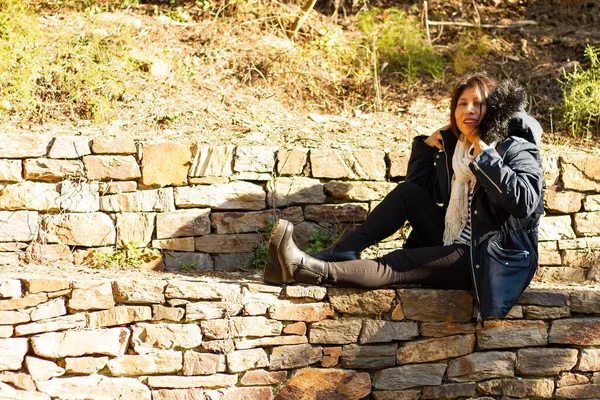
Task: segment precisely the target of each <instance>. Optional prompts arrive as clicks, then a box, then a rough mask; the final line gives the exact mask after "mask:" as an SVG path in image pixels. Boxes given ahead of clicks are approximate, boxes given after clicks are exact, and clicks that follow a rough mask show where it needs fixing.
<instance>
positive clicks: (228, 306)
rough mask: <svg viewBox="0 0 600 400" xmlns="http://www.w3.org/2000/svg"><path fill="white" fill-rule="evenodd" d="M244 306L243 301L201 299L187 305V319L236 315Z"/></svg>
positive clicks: (194, 319)
mask: <svg viewBox="0 0 600 400" xmlns="http://www.w3.org/2000/svg"><path fill="white" fill-rule="evenodd" d="M241 308H242V304H241V303H233V304H232V303H230V302H216V301H200V302H196V303H188V304H186V305H185V320H186V321H197V320H207V319H218V318H225V317H227V316H231V315H236V314H238V313H239V312H240V310H241Z"/></svg>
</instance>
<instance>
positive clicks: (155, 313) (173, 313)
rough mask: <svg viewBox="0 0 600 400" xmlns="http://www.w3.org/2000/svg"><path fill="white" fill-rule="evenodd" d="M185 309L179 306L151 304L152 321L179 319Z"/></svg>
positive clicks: (175, 320) (174, 320)
mask: <svg viewBox="0 0 600 400" xmlns="http://www.w3.org/2000/svg"><path fill="white" fill-rule="evenodd" d="M184 313H185V311H184V310H183V309H182V308H180V307H165V306H161V305H153V306H152V320H153V321H173V322H177V321H181V320H182V319H183V314H184Z"/></svg>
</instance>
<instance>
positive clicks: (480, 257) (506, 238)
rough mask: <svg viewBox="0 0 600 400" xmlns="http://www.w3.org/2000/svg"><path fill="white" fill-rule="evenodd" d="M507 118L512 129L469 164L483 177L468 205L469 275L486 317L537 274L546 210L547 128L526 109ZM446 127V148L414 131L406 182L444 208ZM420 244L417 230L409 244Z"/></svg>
mask: <svg viewBox="0 0 600 400" xmlns="http://www.w3.org/2000/svg"><path fill="white" fill-rule="evenodd" d="M507 122H508V125H507V124H506V123H507ZM503 123H504V126H505V127H506V126H508V129H509V136H508V137H507V138H506V139H505V140H503V141H501V142H500V143H498V144H497V145H496V147H495V148H490V149H487V150H485V151H483V152H481V153H480V154H479V155H478V156H477V157H475V159H474V160H473V162H472V163H471V164H470V168H471V170H472V171H473V173H474V174H475V176H476V178H477V183H476V185H475V189H474V193H473V200H472V203H471V209H470V213H471V221H472V226H471V227H472V234H471V246H470V247H471V271H472V274H471V275H472V283H473V295H474V296H475V299H476V301H477V302H478V305H479V312H480V317H481V318H482V319H483V320H485V319H486V318H489V317H499V318H503V317H505V316H506V314H507V313H508V312H509V311H510V309H511V308H512V307H513V305H514V304H515V303H516V301H517V299H518V298H519V296H520V295H521V293H522V292H523V291H524V290H525V288H526V287H527V285H529V282H530V281H531V279H532V278H533V275H534V273H535V271H536V268H537V261H538V226H539V221H540V217H541V215H542V214H543V212H544V209H543V197H542V196H543V192H542V182H543V173H542V165H541V160H540V153H539V149H538V146H539V140H540V138H541V133H542V128H541V126H540V125H539V123H538V122H537V121H536V120H535V119H534V118H533V117H531V116H530V115H528V114H526V113H525V112H522V111H521V112H518V113H516V114H513V115H512V117H511V118H510V121H503ZM441 133H442V138H443V142H444V150H443V151H439V150H438V149H437V148H432V147H430V146H428V145H427V144H425V143H424V140H425V139H426V136H418V137H416V138H415V140H414V142H413V149H412V153H411V157H410V161H409V166H408V174H407V178H406V181H407V182H413V183H416V184H418V185H420V186H422V187H424V188H426V189H427V190H428V191H429V192H430V193H431V194H432V196H433V197H434V198H435V200H436V202H437V203H438V205H439V206H440V207H444V208H445V207H447V205H448V201H449V199H450V188H451V184H450V183H451V179H452V174H453V170H452V155H453V154H454V148H455V146H456V143H457V138H456V136H454V134H453V133H452V131H450V130H447V131H442V132H441ZM418 246H419V243H418V242H417V238H416V236H410V237H409V238H408V239H407V242H406V245H405V247H418Z"/></svg>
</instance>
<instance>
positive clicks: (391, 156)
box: [387, 146, 410, 178]
mask: <svg viewBox="0 0 600 400" xmlns="http://www.w3.org/2000/svg"><path fill="white" fill-rule="evenodd" d="M406 147H407V148H405V149H395V150H394V151H390V152H389V153H388V154H387V157H388V161H389V164H390V170H389V173H388V176H389V177H390V178H399V177H404V176H406V174H407V173H408V160H409V159H410V148H408V146H406Z"/></svg>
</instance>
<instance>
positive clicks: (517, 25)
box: [425, 20, 538, 29]
mask: <svg viewBox="0 0 600 400" xmlns="http://www.w3.org/2000/svg"><path fill="white" fill-rule="evenodd" d="M425 23H426V24H427V25H438V26H444V25H454V26H465V27H469V28H499V29H514V28H521V27H523V26H532V25H537V24H538V23H537V22H535V21H530V20H525V21H517V22H513V23H511V24H509V25H494V24H473V23H470V22H450V21H429V20H426V21H425Z"/></svg>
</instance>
